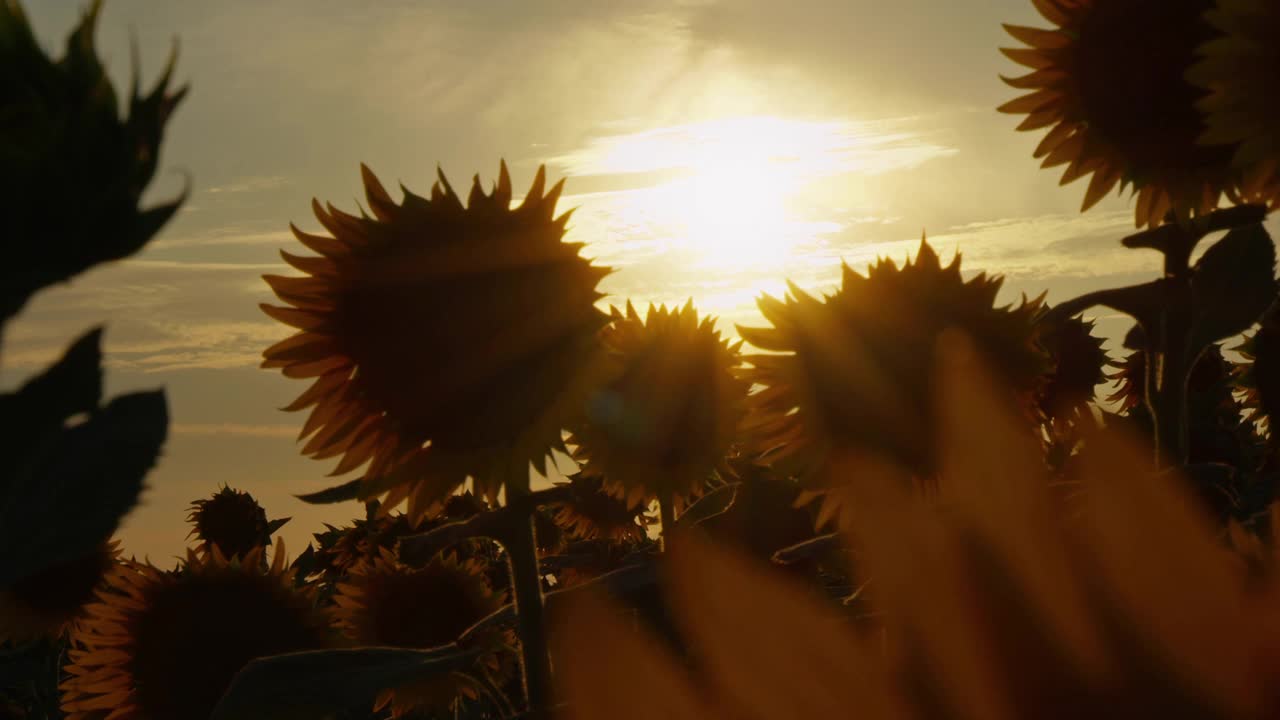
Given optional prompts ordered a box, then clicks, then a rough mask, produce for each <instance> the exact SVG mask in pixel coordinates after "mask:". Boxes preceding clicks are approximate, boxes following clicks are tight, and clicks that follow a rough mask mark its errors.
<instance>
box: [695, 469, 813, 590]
mask: <svg viewBox="0 0 1280 720" xmlns="http://www.w3.org/2000/svg"><path fill="white" fill-rule="evenodd" d="M734 472H735V474H736V475H737V477H738V487H737V489H736V491H735V492H734V496H733V503H732V504H731V505H729V508H728V509H727V510H725V511H724V512H722V513H720V514H718V515H713V516H712V517H709V518H707V519H706V520H703V521H702V522H701V523H699V524H698V527H699V528H701V529H702V530H704V531H705V532H706V533H707V534H708V535H709V536H710V537H712V538H715V539H716V540H718V541H721V542H724V543H726V544H729V545H733V546H736V547H739V548H742V549H743V550H746V551H747V553H748V554H750V555H752V556H754V557H757V558H760V559H762V560H765V561H766V562H767V561H769V559H770V558H771V557H773V554H774V553H775V552H777V551H778V550H781V549H783V548H785V547H789V546H791V545H795V544H797V543H801V542H804V541H805V540H809V539H810V538H812V537H813V536H814V531H813V526H814V516H813V512H811V510H810V509H809V508H804V507H797V506H796V505H797V501H798V500H800V494H801V489H800V486H799V485H797V484H796V483H795V482H792V481H791V480H787V479H785V478H781V477H778V476H777V475H776V474H774V473H773V472H771V471H770V470H769V468H767V467H763V466H761V465H757V464H755V463H754V462H752V461H751V460H749V459H746V458H739V459H737V460H736V461H735V462H734ZM796 569H802V568H801V567H799V565H798V566H797V568H796Z"/></svg>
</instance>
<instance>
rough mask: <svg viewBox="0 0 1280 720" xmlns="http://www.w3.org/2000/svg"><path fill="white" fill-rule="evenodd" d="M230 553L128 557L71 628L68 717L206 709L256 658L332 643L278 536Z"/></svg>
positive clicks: (65, 689) (166, 718)
mask: <svg viewBox="0 0 1280 720" xmlns="http://www.w3.org/2000/svg"><path fill="white" fill-rule="evenodd" d="M263 552H265V548H262V547H258V548H254V549H253V550H250V551H249V552H248V553H247V554H246V555H245V556H244V557H242V558H232V559H230V560H228V559H227V558H226V557H225V556H224V555H223V554H222V551H221V550H219V549H218V548H217V546H214V547H212V548H210V550H209V552H208V553H206V554H204V555H200V554H197V553H196V552H195V551H193V550H188V551H187V558H186V563H185V564H184V565H183V566H182V567H181V568H180V569H178V570H175V571H171V572H163V571H160V570H157V569H156V568H154V567H152V566H150V565H147V564H143V563H138V562H121V563H119V564H118V565H117V566H116V568H115V569H114V570H113V571H112V573H111V574H110V575H109V576H108V578H107V582H106V584H105V585H104V587H103V588H101V589H99V590H98V591H97V595H98V600H97V601H95V602H92V603H90V604H88V605H86V606H85V610H84V612H85V615H86V619H85V620H84V621H83V622H81V623H80V624H79V625H78V626H77V627H76V629H75V630H74V631H73V633H72V635H71V641H72V644H73V647H74V649H72V650H70V651H68V658H69V663H68V664H67V666H66V668H65V669H66V672H67V673H68V675H69V677H68V679H67V680H66V681H65V682H63V684H62V686H61V687H62V710H63V712H65V713H67V717H68V718H69V720H80V719H82V718H83V719H85V720H88V719H90V718H95V719H96V718H101V717H103V716H104V715H106V714H107V713H110V715H109V717H111V718H113V720H114V719H115V718H121V719H122V720H128V719H129V718H136V719H137V720H171V719H172V718H206V717H209V714H210V713H211V712H212V711H213V708H214V706H215V705H216V704H217V702H218V700H219V699H220V698H221V697H222V694H223V692H225V691H226V688H227V686H228V685H229V684H230V683H231V680H232V678H233V677H234V676H235V674H236V673H237V672H239V670H240V668H242V667H244V665H245V664H246V663H248V662H249V661H250V660H253V659H254V658H259V657H264V656H268V655H276V654H280V653H285V652H293V651H299V650H313V649H317V648H321V647H323V646H324V645H325V644H326V639H327V630H326V627H325V622H324V617H323V615H322V614H321V613H319V612H318V611H316V610H315V609H314V606H313V600H312V598H311V596H310V593H309V592H307V591H305V590H302V589H299V588H297V587H295V585H294V582H293V578H292V574H293V573H292V571H290V570H287V569H286V563H285V550H284V542H283V541H278V542H277V544H276V548H275V552H274V553H273V555H274V559H273V561H272V563H271V566H270V567H266V566H264V565H263V564H262V563H261V562H260V560H261V555H262V553H263Z"/></svg>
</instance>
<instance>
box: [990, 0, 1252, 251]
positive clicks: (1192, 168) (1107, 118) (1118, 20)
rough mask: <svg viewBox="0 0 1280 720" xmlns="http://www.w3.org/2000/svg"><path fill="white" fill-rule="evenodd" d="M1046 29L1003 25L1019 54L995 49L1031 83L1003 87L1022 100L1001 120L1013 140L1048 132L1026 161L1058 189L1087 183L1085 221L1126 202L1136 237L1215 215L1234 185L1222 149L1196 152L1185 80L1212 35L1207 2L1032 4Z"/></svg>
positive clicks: (1198, 126) (1192, 92)
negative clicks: (1098, 208) (1047, 173)
mask: <svg viewBox="0 0 1280 720" xmlns="http://www.w3.org/2000/svg"><path fill="white" fill-rule="evenodd" d="M1034 4H1035V6H1036V8H1037V9H1038V10H1039V11H1040V12H1041V14H1042V15H1044V17H1045V18H1047V19H1048V20H1049V21H1050V22H1051V23H1053V24H1054V25H1056V26H1057V27H1055V28H1052V29H1048V30H1046V29H1039V28H1030V27H1020V26H1012V25H1006V26H1005V29H1006V30H1008V32H1009V34H1011V35H1012V36H1013V37H1014V38H1016V39H1017V40H1019V41H1021V42H1023V43H1025V44H1027V45H1028V46H1029V47H1026V48H1017V49H1004V50H1003V52H1004V54H1005V55H1006V56H1008V57H1009V58H1010V59H1012V60H1013V61H1014V62H1016V63H1018V64H1020V65H1024V66H1026V67H1029V68H1031V71H1032V72H1031V73H1030V74H1027V75H1024V76H1022V77H1018V78H1013V79H1009V78H1004V81H1005V82H1006V83H1008V84H1009V85H1011V86H1012V87H1015V88H1018V89H1019V90H1028V91H1030V92H1029V94H1027V95H1024V96H1022V97H1020V98H1018V99H1016V100H1013V101H1011V102H1008V103H1005V104H1004V105H1002V106H1001V107H1000V111H1001V112H1006V113H1011V114H1016V115H1026V116H1027V117H1026V119H1025V120H1023V122H1022V124H1021V125H1019V126H1018V129H1019V130H1039V129H1041V128H1046V127H1048V128H1050V130H1049V132H1048V134H1047V135H1045V138H1044V140H1043V141H1041V143H1040V145H1039V147H1037V148H1036V150H1035V157H1037V158H1044V162H1043V167H1054V166H1058V165H1066V166H1067V169H1066V172H1065V173H1064V174H1063V176H1062V183H1063V184H1066V183H1069V182H1072V181H1074V180H1076V179H1078V178H1081V177H1084V176H1085V175H1088V174H1090V173H1092V174H1093V178H1092V179H1091V180H1090V182H1089V188H1088V190H1087V191H1086V192H1085V198H1084V208H1083V209H1084V210H1088V209H1089V208H1090V207H1093V205H1094V204H1096V203H1097V202H1098V201H1099V200H1101V199H1102V198H1103V197H1105V196H1106V195H1107V194H1108V193H1109V192H1111V191H1112V190H1113V189H1115V188H1116V186H1117V185H1119V186H1120V187H1121V188H1125V187H1127V186H1129V185H1133V187H1134V191H1135V192H1136V193H1137V208H1136V212H1135V215H1136V220H1137V225H1138V226H1139V227H1142V226H1146V225H1158V224H1160V223H1161V222H1163V221H1164V218H1165V216H1166V214H1167V213H1168V212H1169V211H1171V210H1172V211H1174V212H1175V213H1176V214H1177V215H1178V216H1179V217H1184V218H1186V217H1190V216H1192V215H1200V214H1204V213H1207V212H1209V211H1210V210H1212V209H1214V208H1215V207H1216V206H1217V204H1218V199H1219V197H1220V196H1221V195H1222V194H1223V193H1224V192H1228V191H1232V190H1233V189H1234V188H1235V187H1236V185H1237V183H1238V174H1237V173H1236V172H1235V171H1234V170H1233V169H1232V167H1231V149H1230V148H1226V147H1210V146H1205V145H1202V144H1200V143H1199V142H1198V139H1199V138H1200V136H1201V135H1202V134H1203V133H1204V131H1205V124H1204V120H1203V118H1202V117H1201V115H1200V112H1199V111H1198V110H1197V108H1196V103H1197V102H1198V101H1199V100H1200V99H1201V98H1202V97H1203V96H1204V92H1203V91H1202V90H1200V89H1199V88H1197V87H1195V86H1194V85H1192V84H1191V83H1190V82H1189V81H1188V80H1187V79H1186V78H1185V77H1184V74H1185V73H1186V71H1187V69H1188V68H1190V67H1191V65H1192V63H1193V62H1194V60H1195V52H1196V48H1197V47H1199V46H1200V45H1201V44H1202V43H1204V42H1205V41H1206V40H1208V39H1209V38H1210V37H1211V36H1212V28H1211V27H1210V26H1209V24H1208V22H1206V21H1205V19H1204V13H1205V11H1206V10H1208V9H1209V8H1211V7H1212V5H1213V0H1034Z"/></svg>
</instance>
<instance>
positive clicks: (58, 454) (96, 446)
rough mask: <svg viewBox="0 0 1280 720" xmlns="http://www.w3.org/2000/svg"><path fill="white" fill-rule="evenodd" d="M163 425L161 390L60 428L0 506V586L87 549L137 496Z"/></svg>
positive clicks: (127, 399)
mask: <svg viewBox="0 0 1280 720" xmlns="http://www.w3.org/2000/svg"><path fill="white" fill-rule="evenodd" d="M167 430H168V410H167V409H166V405H165V398H164V393H163V392H162V391H155V392H141V393H134V394H131V395H123V396H121V397H118V398H116V399H114V400H112V401H111V402H110V403H109V404H108V405H107V406H106V407H104V408H102V409H100V410H97V411H95V412H94V413H92V414H91V415H90V416H89V418H88V419H87V420H86V421H85V422H83V423H81V424H79V425H75V426H73V427H69V428H67V429H65V430H63V431H62V432H61V433H60V434H59V435H58V436H57V437H56V440H55V441H54V442H53V443H52V445H51V447H50V448H48V451H47V452H45V453H44V454H43V455H42V456H41V457H39V458H38V459H37V462H36V463H35V464H34V465H33V466H32V467H31V468H30V469H29V470H28V471H26V472H25V473H24V474H23V475H22V476H21V477H19V478H18V479H17V481H16V482H15V483H14V486H13V488H12V492H11V493H10V494H9V495H8V496H7V497H5V498H3V500H4V505H3V506H0V588H3V587H7V586H8V585H10V584H12V583H13V582H15V581H17V580H20V579H22V578H23V577H25V576H27V575H29V574H32V573H34V572H36V571H38V570H41V569H43V568H46V567H49V566H51V565H54V564H57V563H61V562H67V561H70V560H73V559H75V558H78V557H82V556H83V555H84V554H86V553H88V552H91V551H92V550H94V549H95V548H96V547H98V546H99V545H101V543H103V542H104V541H105V540H106V539H107V538H109V537H110V536H111V534H112V533H113V532H115V530H116V528H117V527H118V526H119V524H120V519H121V518H122V517H124V515H125V514H126V513H128V512H129V510H130V509H132V508H133V506H134V505H135V504H136V503H137V501H138V495H139V494H140V493H141V492H142V487H143V479H144V477H145V476H146V474H147V472H148V471H150V469H151V467H152V466H153V465H154V464H155V462H156V459H157V458H158V457H159V455H160V449H161V447H162V446H163V445H164V441H165V437H166V434H167Z"/></svg>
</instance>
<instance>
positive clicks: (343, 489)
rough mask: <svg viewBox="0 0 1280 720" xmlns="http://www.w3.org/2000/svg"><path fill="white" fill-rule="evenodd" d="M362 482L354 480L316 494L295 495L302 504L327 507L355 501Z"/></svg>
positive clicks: (361, 480) (361, 479)
mask: <svg viewBox="0 0 1280 720" xmlns="http://www.w3.org/2000/svg"><path fill="white" fill-rule="evenodd" d="M363 482H364V478H356V479H355V480H349V481H347V482H344V483H342V484H341V485H334V486H333V487H331V488H325V489H324V490H320V491H318V492H313V493H308V494H306V495H295V496H294V497H296V498H298V499H299V500H301V501H302V502H305V503H311V504H312V505H329V504H331V503H340V502H347V501H348V500H355V499H356V498H358V497H359V496H360V484H361V483H363Z"/></svg>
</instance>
